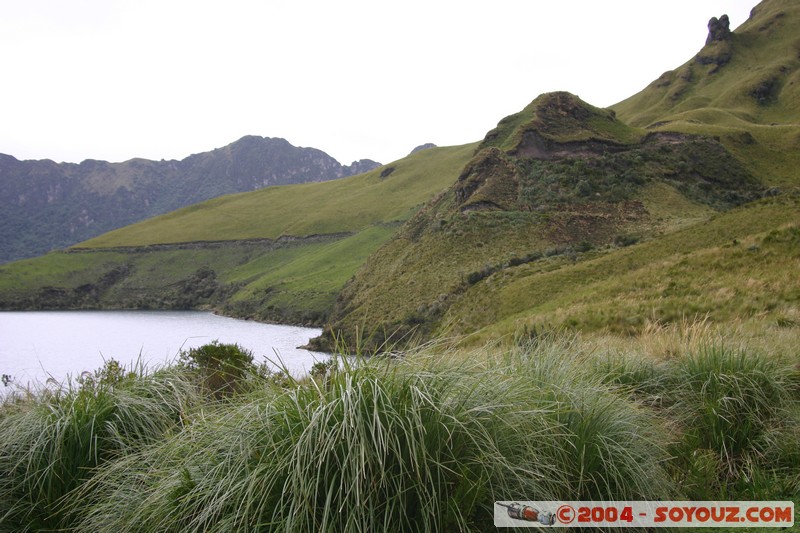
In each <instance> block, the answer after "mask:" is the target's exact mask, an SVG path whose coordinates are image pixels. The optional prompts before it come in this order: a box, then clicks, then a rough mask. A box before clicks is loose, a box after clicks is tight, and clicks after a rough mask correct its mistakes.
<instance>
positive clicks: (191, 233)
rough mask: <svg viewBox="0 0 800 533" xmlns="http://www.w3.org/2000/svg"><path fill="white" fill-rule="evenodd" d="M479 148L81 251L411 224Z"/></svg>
mask: <svg viewBox="0 0 800 533" xmlns="http://www.w3.org/2000/svg"><path fill="white" fill-rule="evenodd" d="M474 149H475V146H474V145H464V146H456V147H447V148H432V149H428V150H422V151H420V152H417V153H415V154H412V155H410V156H408V157H406V158H404V159H402V160H400V161H397V162H395V163H391V164H389V165H386V166H383V167H380V168H378V169H376V170H373V171H371V172H367V173H365V174H360V175H358V176H353V177H350V178H343V179H339V180H333V181H329V182H324V183H308V184H301V185H294V186H289V187H269V188H265V189H261V190H259V191H254V192H250V193H241V194H235V195H229V196H223V197H220V198H216V199H214V200H210V201H208V202H204V203H201V204H196V205H193V206H190V207H187V208H185V209H180V210H178V211H174V212H172V213H168V214H166V215H163V216H160V217H156V218H153V219H150V220H147V221H144V222H141V223H139V224H134V225H131V226H127V227H125V228H121V229H119V230H116V231H112V232H109V233H106V234H104V235H101V236H99V237H97V238H94V239H91V240H89V241H85V242H83V243H81V244H79V245H77V246H78V247H80V248H113V247H119V246H146V245H150V244H163V243H183V242H196V241H233V240H244V239H276V238H278V237H281V236H293V237H304V236H308V235H327V234H333V233H342V232H354V231H360V230H363V229H365V228H367V227H369V226H370V225H372V224H376V223H387V222H396V221H403V220H406V219H407V218H408V217H409V216H410V214H411V213H412V212H413V209H414V208H415V207H416V206H419V205H420V204H422V203H424V202H426V201H427V200H428V199H429V198H430V197H431V196H433V195H434V194H435V193H437V192H439V191H440V190H442V189H443V188H445V187H447V186H449V185H450V184H451V183H452V182H453V181H454V180H455V178H456V176H457V175H458V172H459V171H460V169H461V167H462V166H463V165H464V163H465V162H466V160H467V159H468V158H469V157H470V156H471V155H472V152H473V151H474ZM390 169H393V170H390Z"/></svg>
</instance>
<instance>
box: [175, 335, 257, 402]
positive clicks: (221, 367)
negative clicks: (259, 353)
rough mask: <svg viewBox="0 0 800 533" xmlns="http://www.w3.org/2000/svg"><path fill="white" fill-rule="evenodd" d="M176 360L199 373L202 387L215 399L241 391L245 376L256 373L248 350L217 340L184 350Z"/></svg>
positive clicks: (251, 354) (251, 355)
mask: <svg viewBox="0 0 800 533" xmlns="http://www.w3.org/2000/svg"><path fill="white" fill-rule="evenodd" d="M179 359H180V361H181V363H182V364H183V365H185V366H186V367H188V368H190V369H192V370H196V371H198V372H199V374H200V377H201V379H202V382H203V386H204V388H205V389H206V390H207V391H208V392H209V394H211V396H212V397H214V398H216V399H220V398H224V397H227V396H230V395H232V394H234V393H235V392H237V391H240V390H242V388H243V387H244V383H245V380H246V378H247V377H248V376H252V375H255V374H257V372H258V369H257V367H256V365H255V364H254V363H253V353H252V352H251V351H250V350H247V349H245V348H242V347H241V346H239V345H238V344H222V343H220V342H219V341H218V340H217V341H213V342H211V343H209V344H204V345H203V346H200V347H198V348H192V349H190V350H188V351H183V352H181V354H180V358H179Z"/></svg>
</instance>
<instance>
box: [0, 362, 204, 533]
mask: <svg viewBox="0 0 800 533" xmlns="http://www.w3.org/2000/svg"><path fill="white" fill-rule="evenodd" d="M107 366H108V365H107ZM101 374H102V373H100V372H98V374H96V377H101ZM194 390H195V387H194V385H193V384H192V383H191V382H189V381H188V380H187V379H186V377H185V376H183V375H181V374H180V373H179V372H176V371H160V372H155V373H148V372H147V371H146V370H145V369H144V368H142V367H141V366H140V367H138V368H137V369H136V370H135V371H133V372H128V373H123V374H118V375H116V376H115V377H114V378H113V379H102V377H101V379H93V378H89V379H84V380H83V382H82V383H81V384H77V383H75V382H68V383H67V384H66V385H64V386H61V387H58V388H55V389H53V388H51V387H50V388H41V389H39V390H33V391H27V392H26V393H24V394H22V395H19V394H18V395H12V396H10V397H8V398H6V399H5V402H4V405H3V406H2V409H1V410H0V472H2V475H0V524H2V526H0V530H2V529H6V530H8V531H28V530H31V531H35V530H54V529H55V530H57V529H62V528H66V527H68V526H69V525H70V523H71V521H72V519H73V518H74V514H72V513H71V512H70V511H69V508H68V506H67V505H65V501H66V499H67V498H68V496H69V494H70V493H71V492H72V491H74V490H75V489H76V488H78V487H79V486H80V485H81V484H82V483H84V482H85V481H86V480H87V479H89V478H90V477H91V476H92V474H93V471H94V469H95V468H96V467H97V466H99V465H101V464H103V463H105V462H107V461H110V460H113V459H115V458H117V457H119V456H120V455H121V454H124V453H127V452H129V451H130V450H131V449H134V448H136V447H138V446H141V445H144V444H150V443H153V442H155V441H157V440H159V439H161V438H162V437H163V436H164V435H165V433H167V432H169V431H171V430H172V429H174V428H176V427H179V426H180V423H181V416H182V414H183V413H184V412H185V411H186V410H187V409H188V408H189V406H190V405H191V404H193V403H196V396H195V394H194Z"/></svg>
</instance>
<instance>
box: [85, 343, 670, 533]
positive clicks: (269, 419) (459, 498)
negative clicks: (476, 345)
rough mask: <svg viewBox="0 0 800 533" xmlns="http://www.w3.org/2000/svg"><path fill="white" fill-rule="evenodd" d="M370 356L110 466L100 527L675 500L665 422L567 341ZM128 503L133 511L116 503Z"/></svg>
mask: <svg viewBox="0 0 800 533" xmlns="http://www.w3.org/2000/svg"><path fill="white" fill-rule="evenodd" d="M541 346H542V347H538V346H531V347H528V348H527V349H522V350H515V351H513V352H509V353H506V354H504V356H502V357H497V358H495V359H494V360H490V359H488V358H487V357H486V356H485V355H483V356H481V357H475V358H466V359H465V358H459V360H458V361H454V360H453V359H452V358H448V357H447V356H446V355H444V356H443V354H441V353H437V352H436V351H435V350H433V351H430V350H427V351H426V350H423V351H422V352H417V353H414V354H408V355H406V356H405V357H404V358H402V359H388V358H380V357H374V358H371V359H369V360H361V361H358V362H357V363H356V364H348V363H345V364H344V365H343V366H344V368H343V369H342V370H340V371H339V372H336V373H334V374H333V375H332V376H330V377H328V378H327V380H326V381H325V382H324V383H317V382H309V383H308V384H306V385H303V386H296V387H294V388H290V389H288V390H284V391H282V392H279V393H270V394H259V395H253V394H251V395H250V396H249V397H248V398H245V397H240V398H238V399H237V400H236V402H233V403H231V404H229V405H227V406H225V408H224V409H222V408H219V410H217V411H214V412H208V413H207V416H206V417H205V418H204V419H203V420H201V421H198V422H196V423H195V424H193V425H192V426H190V427H188V428H186V429H185V430H184V431H182V432H180V433H178V434H175V435H174V436H172V437H171V438H170V439H168V440H166V441H165V442H163V443H161V444H156V445H154V446H151V447H149V448H147V449H144V450H142V451H141V452H139V453H138V454H137V455H131V456H129V457H127V458H124V459H123V460H121V461H115V462H112V463H107V464H106V465H105V466H104V467H103V468H102V469H101V472H100V473H99V474H98V475H97V476H96V477H95V478H94V479H93V480H92V481H91V483H90V489H89V490H90V491H91V492H92V493H94V494H96V495H98V497H97V499H96V503H95V504H93V505H92V506H91V507H90V508H89V509H88V511H87V512H86V514H85V519H84V522H83V523H82V524H81V526H82V528H83V529H85V530H92V531H154V530H158V531H233V530H236V531H272V530H276V531H278V530H280V531H482V530H485V529H486V528H488V527H491V524H492V516H493V515H492V506H493V502H494V501H495V500H508V499H520V498H522V499H557V498H575V497H607V498H618V499H625V498H632V499H634V498H647V497H653V498H655V497H666V496H669V495H670V494H672V486H671V483H670V480H669V478H668V477H667V475H666V472H665V469H664V468H663V465H664V462H665V460H666V454H665V452H664V451H663V450H662V449H661V448H660V447H659V446H658V444H657V436H658V434H659V431H658V423H657V422H656V421H655V420H654V419H653V417H651V416H649V415H648V414H647V413H646V412H645V411H644V410H643V409H641V408H639V407H638V406H637V405H635V404H633V403H632V402H630V401H629V400H627V399H625V398H623V397H621V396H619V395H616V394H614V393H612V392H610V391H609V390H608V389H607V388H603V386H602V384H601V383H600V382H599V381H598V380H597V379H596V378H594V377H593V376H592V375H591V373H587V372H584V371H583V369H582V368H581V361H580V360H579V359H577V358H574V357H570V356H569V354H568V353H566V352H565V350H568V349H570V346H568V345H555V344H551V345H548V347H547V349H545V348H543V346H544V344H542V345H541ZM119 501H125V502H126V505H124V506H120V505H119V504H118V502H119Z"/></svg>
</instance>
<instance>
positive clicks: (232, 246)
mask: <svg viewBox="0 0 800 533" xmlns="http://www.w3.org/2000/svg"><path fill="white" fill-rule="evenodd" d="M473 151H474V145H466V146H462V147H453V148H431V149H428V150H424V151H420V152H417V153H415V154H413V155H411V156H409V157H407V158H405V159H403V160H400V161H397V162H396V163H394V164H393V165H392V166H387V167H382V168H380V169H377V170H375V171H372V172H368V173H366V174H361V175H359V176H354V177H349V178H343V179H340V180H335V181H330V182H325V183H318V184H313V185H292V186H283V187H271V188H267V189H263V190H260V191H256V192H254V193H248V194H240V195H232V196H225V197H222V198H218V199H215V200H212V201H209V202H206V203H203V204H198V205H195V206H192V207H189V208H186V209H183V210H179V211H176V212H174V213H170V214H168V215H164V216H162V217H157V218H154V219H151V220H148V221H145V222H142V223H139V224H135V225H133V226H129V227H126V228H123V229H120V230H117V231H114V232H111V233H108V234H105V235H103V236H101V237H98V238H96V239H92V240H90V241H87V242H85V243H82V244H80V245H79V246H77V247H74V248H72V249H68V250H66V251H63V252H53V253H50V254H47V255H45V256H43V257H40V258H35V259H29V260H23V261H18V262H16V263H12V264H8V265H2V266H0V308H4V309H83V308H92V309H95V308H103V309H120V308H123V309H130V308H135V309H194V308H201V309H218V310H221V311H223V312H225V313H227V314H232V315H235V316H241V317H248V318H256V319H259V320H270V321H278V322H291V323H302V324H316V325H319V324H323V323H325V321H326V319H327V317H328V315H329V313H330V309H331V308H332V306H333V301H334V299H335V297H336V294H337V293H338V292H339V290H340V289H341V287H342V286H343V285H344V283H345V282H346V281H347V279H349V278H350V277H351V276H352V275H353V273H354V272H355V270H356V269H357V268H358V267H359V266H360V265H361V264H363V263H364V261H366V259H367V257H368V256H369V255H370V254H371V253H372V252H373V251H374V250H375V249H376V248H377V247H378V246H379V245H380V244H382V243H383V242H384V241H385V240H386V239H388V238H389V237H390V236H391V235H392V234H393V232H394V231H396V229H397V227H398V225H399V224H400V223H402V221H403V220H405V219H407V218H408V217H409V216H410V215H411V214H412V213H413V211H414V209H416V208H418V206H419V205H420V204H422V203H423V202H424V201H425V200H426V199H427V198H429V197H430V196H432V195H433V194H434V193H436V192H438V191H439V190H441V189H443V188H445V187H446V186H447V185H448V184H449V183H451V182H452V181H453V180H454V179H455V177H456V176H457V173H458V171H459V169H460V168H461V167H462V166H463V164H464V162H465V161H466V160H467V159H468V158H469V156H470V155H471V154H472V152H473Z"/></svg>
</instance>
